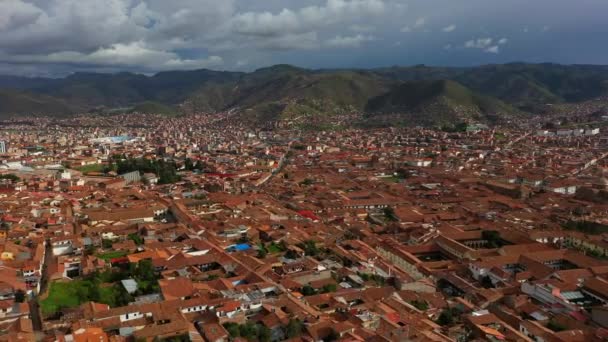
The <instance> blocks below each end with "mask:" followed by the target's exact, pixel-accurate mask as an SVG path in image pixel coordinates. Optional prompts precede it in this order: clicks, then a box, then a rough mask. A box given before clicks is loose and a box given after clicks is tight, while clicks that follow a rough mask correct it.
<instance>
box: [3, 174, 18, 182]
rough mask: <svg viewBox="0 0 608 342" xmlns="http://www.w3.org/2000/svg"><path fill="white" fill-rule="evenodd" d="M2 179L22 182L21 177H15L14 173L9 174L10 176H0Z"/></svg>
mask: <svg viewBox="0 0 608 342" xmlns="http://www.w3.org/2000/svg"><path fill="white" fill-rule="evenodd" d="M0 179H7V180H10V181H12V182H18V181H19V180H20V178H19V177H17V176H16V175H14V174H12V173H9V174H6V175H0Z"/></svg>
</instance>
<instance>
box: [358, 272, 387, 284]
mask: <svg viewBox="0 0 608 342" xmlns="http://www.w3.org/2000/svg"><path fill="white" fill-rule="evenodd" d="M357 275H358V276H359V277H361V279H363V281H373V282H375V283H376V285H378V286H384V284H385V283H386V280H385V279H384V278H383V277H381V276H379V275H377V274H369V273H362V272H357Z"/></svg>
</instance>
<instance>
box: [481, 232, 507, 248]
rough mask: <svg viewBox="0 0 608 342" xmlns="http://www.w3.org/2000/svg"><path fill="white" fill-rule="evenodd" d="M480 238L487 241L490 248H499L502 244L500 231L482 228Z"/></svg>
mask: <svg viewBox="0 0 608 342" xmlns="http://www.w3.org/2000/svg"><path fill="white" fill-rule="evenodd" d="M481 238H482V239H484V240H487V241H488V247H490V248H499V247H501V246H502V245H503V243H502V240H501V238H500V233H499V232H497V231H495V230H484V231H483V232H481Z"/></svg>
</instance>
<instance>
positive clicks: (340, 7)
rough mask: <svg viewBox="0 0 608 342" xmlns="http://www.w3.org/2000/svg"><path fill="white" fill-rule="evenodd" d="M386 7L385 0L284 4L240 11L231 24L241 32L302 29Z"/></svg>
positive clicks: (365, 15) (259, 33)
mask: <svg viewBox="0 0 608 342" xmlns="http://www.w3.org/2000/svg"><path fill="white" fill-rule="evenodd" d="M385 9H386V8H385V3H384V1H382V0H327V2H326V3H325V4H324V5H322V6H308V7H304V8H301V9H299V10H291V9H287V8H285V9H283V10H282V11H280V12H279V13H276V14H273V13H271V12H245V13H240V14H238V15H236V16H235V17H234V18H233V19H232V21H231V27H232V30H233V31H234V32H237V33H239V34H242V35H254V36H271V35H282V34H288V33H303V32H309V31H311V30H312V29H315V30H316V29H319V28H320V27H326V26H328V25H332V24H337V23H341V22H345V21H352V20H355V19H359V18H368V17H369V16H376V15H381V14H383V13H384V11H385Z"/></svg>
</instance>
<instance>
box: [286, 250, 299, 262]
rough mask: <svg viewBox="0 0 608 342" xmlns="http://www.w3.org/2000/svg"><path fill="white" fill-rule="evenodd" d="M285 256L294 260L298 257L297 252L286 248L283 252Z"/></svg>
mask: <svg viewBox="0 0 608 342" xmlns="http://www.w3.org/2000/svg"><path fill="white" fill-rule="evenodd" d="M285 257H286V258H287V259H291V260H295V259H297V258H298V253H296V252H294V251H293V250H291V249H290V250H288V251H287V252H285Z"/></svg>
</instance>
